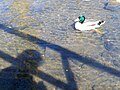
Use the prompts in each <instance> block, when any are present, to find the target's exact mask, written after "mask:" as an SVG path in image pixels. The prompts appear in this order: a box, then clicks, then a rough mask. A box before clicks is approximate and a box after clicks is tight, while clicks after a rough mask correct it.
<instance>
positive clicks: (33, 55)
mask: <svg viewBox="0 0 120 90" xmlns="http://www.w3.org/2000/svg"><path fill="white" fill-rule="evenodd" d="M17 61H18V67H19V70H20V72H24V73H25V72H26V73H30V72H34V71H36V70H37V67H38V66H39V65H40V64H41V61H42V57H41V55H40V53H39V52H38V51H36V50H31V49H28V50H25V51H23V52H22V53H21V54H20V55H19V56H18V57H17Z"/></svg>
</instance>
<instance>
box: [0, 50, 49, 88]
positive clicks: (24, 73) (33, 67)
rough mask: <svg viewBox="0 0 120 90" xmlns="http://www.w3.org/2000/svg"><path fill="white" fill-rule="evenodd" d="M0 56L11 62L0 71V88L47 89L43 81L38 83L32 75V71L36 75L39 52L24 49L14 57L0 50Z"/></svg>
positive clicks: (39, 57) (39, 59) (39, 58)
mask: <svg viewBox="0 0 120 90" xmlns="http://www.w3.org/2000/svg"><path fill="white" fill-rule="evenodd" d="M0 57H1V58H3V59H4V60H6V61H8V62H10V63H11V64H12V66H10V67H8V68H5V69H3V70H1V71H0V90H47V89H46V87H45V86H44V83H42V82H39V83H41V85H38V84H37V83H36V82H35V80H34V79H33V76H32V74H33V73H34V75H36V73H37V67H38V66H39V63H40V61H42V58H41V56H40V53H39V52H37V51H36V50H25V51H24V52H22V53H21V54H20V55H18V57H17V58H14V57H12V56H10V55H8V54H5V53H4V52H2V51H0ZM13 64H14V65H13Z"/></svg>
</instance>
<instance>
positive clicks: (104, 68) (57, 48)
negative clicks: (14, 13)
mask: <svg viewBox="0 0 120 90" xmlns="http://www.w3.org/2000/svg"><path fill="white" fill-rule="evenodd" d="M0 28H1V29H3V30H4V31H5V32H8V33H10V34H13V35H16V36H19V37H21V38H23V39H26V40H28V41H30V42H33V43H35V44H38V45H39V46H40V47H44V48H46V47H47V48H50V49H51V50H54V51H56V52H58V53H60V55H61V58H62V64H63V69H64V73H65V76H66V78H67V81H68V84H65V83H64V82H61V81H60V80H57V79H55V78H53V77H52V76H50V75H48V74H46V73H44V72H40V73H39V74H38V75H39V77H40V78H41V79H43V80H45V81H47V82H49V83H51V84H53V85H55V86H56V87H59V88H63V87H62V85H63V86H64V87H69V88H70V89H73V88H76V89H75V90H77V84H76V82H75V80H74V74H73V72H72V70H71V68H70V65H69V62H68V60H69V58H70V59H73V60H76V61H79V62H80V63H83V64H85V65H88V66H90V67H92V68H94V69H96V70H100V71H103V72H107V73H109V74H111V75H114V76H117V77H120V71H119V70H116V69H114V68H112V67H108V66H105V65H103V64H101V63H99V62H97V61H96V60H94V59H92V58H87V57H83V56H81V55H79V54H77V53H75V52H73V51H70V50H68V49H66V48H64V47H61V46H59V45H56V44H53V43H49V42H47V41H44V40H41V39H39V38H37V37H34V36H32V35H29V34H25V33H22V32H20V31H17V30H14V28H12V29H11V28H8V27H6V26H4V25H0ZM66 70H68V72H66ZM44 76H45V77H44ZM50 78H51V79H53V80H51V79H50ZM57 83H58V84H57ZM72 87H73V88H72ZM70 89H69V90H70Z"/></svg>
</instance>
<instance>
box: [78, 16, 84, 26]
mask: <svg viewBox="0 0 120 90" xmlns="http://www.w3.org/2000/svg"><path fill="white" fill-rule="evenodd" d="M78 18H79V22H80V23H81V24H82V23H83V22H84V21H85V16H83V15H81V16H79V17H78Z"/></svg>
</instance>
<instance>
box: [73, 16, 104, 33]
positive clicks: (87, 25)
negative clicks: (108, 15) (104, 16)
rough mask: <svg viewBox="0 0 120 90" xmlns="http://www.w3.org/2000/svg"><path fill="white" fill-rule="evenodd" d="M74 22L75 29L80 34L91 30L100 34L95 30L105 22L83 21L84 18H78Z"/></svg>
mask: <svg viewBox="0 0 120 90" xmlns="http://www.w3.org/2000/svg"><path fill="white" fill-rule="evenodd" d="M74 21H75V29H76V30H80V31H81V32H84V31H92V30H93V31H96V32H98V33H100V31H99V30H97V28H99V27H100V26H101V25H103V24H104V23H105V21H103V20H99V21H95V22H92V21H89V20H85V16H79V17H78V18H77V19H75V20H74Z"/></svg>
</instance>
